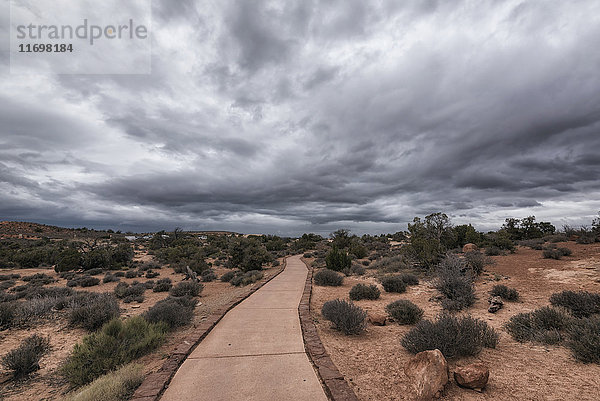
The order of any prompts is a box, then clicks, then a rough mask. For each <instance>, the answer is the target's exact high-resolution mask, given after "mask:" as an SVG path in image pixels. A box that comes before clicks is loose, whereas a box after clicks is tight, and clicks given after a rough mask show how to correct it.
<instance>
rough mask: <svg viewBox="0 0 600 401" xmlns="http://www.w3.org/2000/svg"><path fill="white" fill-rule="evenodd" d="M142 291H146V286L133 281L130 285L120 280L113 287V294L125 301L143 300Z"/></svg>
mask: <svg viewBox="0 0 600 401" xmlns="http://www.w3.org/2000/svg"><path fill="white" fill-rule="evenodd" d="M144 292H146V286H145V285H144V284H142V283H138V282H135V281H134V282H133V283H131V285H129V284H127V283H124V282H120V283H119V284H117V286H116V287H115V289H114V293H115V296H116V297H117V298H120V299H122V300H123V302H125V303H130V302H133V301H136V302H140V303H141V302H144Z"/></svg>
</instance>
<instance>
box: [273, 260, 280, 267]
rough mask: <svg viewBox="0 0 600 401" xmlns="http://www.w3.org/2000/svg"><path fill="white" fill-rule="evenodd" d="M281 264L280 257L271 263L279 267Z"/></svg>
mask: <svg viewBox="0 0 600 401" xmlns="http://www.w3.org/2000/svg"><path fill="white" fill-rule="evenodd" d="M279 265H281V262H280V261H279V259H275V260H274V261H273V262H272V263H271V266H273V267H277V266H279Z"/></svg>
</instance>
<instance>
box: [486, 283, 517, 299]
mask: <svg viewBox="0 0 600 401" xmlns="http://www.w3.org/2000/svg"><path fill="white" fill-rule="evenodd" d="M490 295H492V296H494V297H500V298H502V299H504V300H506V301H517V300H518V299H519V293H518V292H517V290H516V289H514V288H509V287H507V286H505V285H503V284H496V285H495V286H494V287H492V290H491V291H490Z"/></svg>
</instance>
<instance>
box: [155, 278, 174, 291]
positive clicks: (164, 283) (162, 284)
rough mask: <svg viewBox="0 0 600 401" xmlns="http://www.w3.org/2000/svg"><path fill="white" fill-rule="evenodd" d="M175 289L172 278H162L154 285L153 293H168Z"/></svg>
mask: <svg viewBox="0 0 600 401" xmlns="http://www.w3.org/2000/svg"><path fill="white" fill-rule="evenodd" d="M171 287H173V283H172V282H171V279H170V278H168V277H167V278H161V279H160V280H158V281H157V282H156V284H154V287H153V288H152V291H154V292H166V291H169V290H170V289H171Z"/></svg>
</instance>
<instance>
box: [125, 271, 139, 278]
mask: <svg viewBox="0 0 600 401" xmlns="http://www.w3.org/2000/svg"><path fill="white" fill-rule="evenodd" d="M137 276H138V271H137V270H127V271H126V272H125V278H136V277H137Z"/></svg>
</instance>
